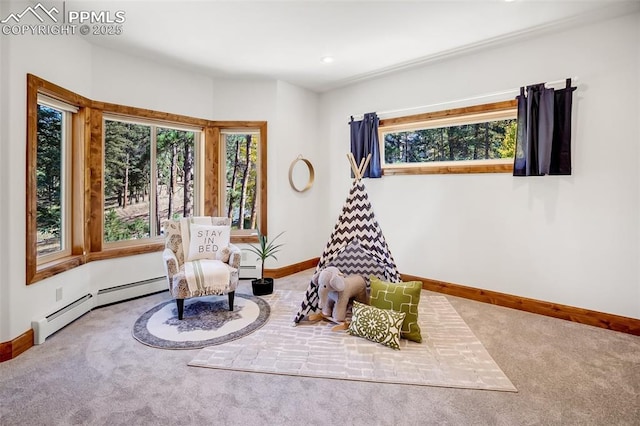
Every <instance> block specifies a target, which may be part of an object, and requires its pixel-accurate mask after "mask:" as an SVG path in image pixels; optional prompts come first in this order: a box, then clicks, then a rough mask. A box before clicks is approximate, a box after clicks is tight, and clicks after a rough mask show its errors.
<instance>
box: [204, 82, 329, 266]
mask: <svg viewBox="0 0 640 426" xmlns="http://www.w3.org/2000/svg"><path fill="white" fill-rule="evenodd" d="M213 98H214V104H215V105H214V113H213V116H214V117H215V119H216V120H266V121H267V122H268V124H267V145H268V149H267V152H268V155H267V169H268V170H267V172H268V187H267V198H268V205H267V208H268V215H269V217H268V223H269V231H268V234H269V235H268V236H269V237H275V236H276V235H277V234H279V233H280V232H283V231H284V232H285V233H284V235H283V236H282V237H280V238H279V239H278V242H279V243H284V244H285V245H284V247H283V249H282V252H280V253H279V254H278V255H277V258H278V261H275V260H273V259H269V260H268V261H267V264H266V267H267V268H276V267H279V266H286V265H291V264H294V263H297V262H301V261H304V260H308V259H311V258H314V257H317V256H318V255H319V254H318V253H319V252H322V245H321V243H320V247H319V248H318V244H319V243H318V241H319V240H318V235H317V234H316V233H315V232H311V231H310V228H309V226H310V225H316V224H317V223H318V221H319V220H321V219H320V218H321V217H322V213H323V211H322V209H321V208H320V206H319V203H320V201H321V200H322V199H323V193H322V185H316V186H314V187H313V188H311V189H310V190H309V191H307V192H304V193H301V194H300V193H297V192H295V191H294V190H293V189H292V188H291V187H290V186H289V179H288V171H289V165H290V163H291V161H293V160H294V159H295V158H296V157H297V156H298V155H299V154H302V155H304V156H305V157H306V158H309V159H310V160H311V161H312V163H315V165H317V164H319V163H322V162H324V156H325V150H324V149H322V148H321V146H319V143H318V118H317V109H318V107H317V105H318V95H317V94H315V93H313V92H310V91H309V90H306V89H302V88H300V87H297V86H294V85H292V84H289V83H286V82H282V81H274V80H250V79H244V80H229V79H221V78H216V79H215V80H214V88H213ZM313 229H315V228H312V230H313ZM321 238H322V237H320V239H321ZM240 246H241V247H243V245H240Z"/></svg>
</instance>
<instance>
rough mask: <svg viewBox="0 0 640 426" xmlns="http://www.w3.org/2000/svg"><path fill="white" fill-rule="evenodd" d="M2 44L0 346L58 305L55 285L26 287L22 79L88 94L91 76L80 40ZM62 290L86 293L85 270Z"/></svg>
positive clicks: (8, 40) (25, 39)
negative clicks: (36, 78)
mask: <svg viewBox="0 0 640 426" xmlns="http://www.w3.org/2000/svg"><path fill="white" fill-rule="evenodd" d="M2 39H3V44H2V52H1V54H2V68H3V79H2V98H3V101H2V104H1V105H2V114H0V120H1V122H0V128H2V129H3V130H2V133H1V134H0V136H1V137H2V140H1V141H0V143H1V144H2V157H1V158H0V162H1V164H0V168H1V169H2V173H3V179H2V187H1V190H2V193H1V195H0V196H1V198H2V204H3V205H4V206H3V208H4V209H6V216H5V211H3V220H2V224H3V229H2V230H3V233H2V235H3V237H4V240H5V244H3V245H2V248H0V250H1V251H0V257H1V258H2V259H3V261H4V262H6V263H3V265H2V272H3V276H2V280H0V288H2V291H1V293H0V294H1V295H2V297H3V300H2V303H1V304H0V323H1V324H2V326H1V327H0V342H3V341H7V340H11V339H13V338H15V337H17V336H19V335H20V334H22V333H24V332H25V331H27V330H29V328H30V327H31V320H32V319H34V317H35V315H37V314H40V313H42V312H41V311H42V310H43V309H44V308H45V307H50V308H55V307H56V306H57V305H56V303H55V285H57V282H50V283H45V282H43V283H39V284H34V285H30V286H27V285H25V250H26V248H25V185H26V183H25V164H26V148H25V147H26V114H25V111H26V86H27V84H26V81H27V78H26V75H27V73H31V74H35V75H38V76H40V77H42V78H44V79H46V80H49V81H52V82H55V83H57V84H59V85H61V86H63V87H65V88H68V89H70V90H73V91H75V92H77V93H80V94H87V93H90V89H91V74H90V73H89V72H87V71H88V70H90V69H91V49H90V46H89V45H88V44H87V43H86V42H85V41H84V40H82V39H81V38H79V37H46V36H11V37H8V36H4V35H3V36H2ZM61 58H64V60H61ZM64 285H65V293H66V295H67V296H68V297H72V295H74V294H79V293H86V292H87V289H88V287H89V277H88V274H87V271H86V268H77V269H76V270H74V271H73V272H72V273H71V274H69V278H68V280H65V283H64ZM45 300H46V301H45ZM71 300H73V299H71ZM67 303H68V302H67ZM47 313H50V312H47Z"/></svg>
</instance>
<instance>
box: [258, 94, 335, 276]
mask: <svg viewBox="0 0 640 426" xmlns="http://www.w3.org/2000/svg"><path fill="white" fill-rule="evenodd" d="M319 128H320V126H319V123H318V95H317V94H315V93H312V92H309V91H308V90H304V89H300V88H299V87H296V86H294V85H291V84H288V83H285V82H282V81H279V82H278V96H277V119H276V120H275V133H276V134H275V140H273V139H270V140H269V143H270V144H274V146H277V149H274V150H270V151H269V164H270V167H271V168H270V174H269V210H270V211H271V212H276V213H275V214H271V215H270V216H269V229H270V231H269V233H270V234H272V235H274V236H275V235H277V233H279V232H282V231H285V234H284V235H283V236H282V237H281V239H282V242H285V243H286V245H285V248H286V251H285V252H283V253H282V256H278V260H280V261H281V263H282V264H284V265H289V264H292V263H296V262H298V261H300V260H307V259H311V258H314V257H318V256H320V254H322V250H323V249H324V243H325V242H326V239H327V238H328V237H329V234H326V235H325V234H323V233H322V226H320V225H322V222H323V221H325V216H324V207H323V205H324V200H325V199H326V195H327V193H328V192H327V191H326V190H327V185H326V182H327V180H326V177H327V176H326V174H324V173H322V172H323V170H322V169H321V168H320V167H321V166H322V164H324V163H325V157H326V147H325V145H324V144H323V143H322V141H321V140H319V137H318V131H319ZM299 155H302V156H303V157H304V158H306V159H308V160H309V161H310V162H311V164H312V165H313V166H314V170H315V169H318V170H317V171H318V173H317V174H316V180H315V182H314V185H313V186H312V187H311V188H310V189H308V190H307V191H305V192H296V191H295V190H294V189H293V188H292V187H291V186H290V184H289V167H290V165H291V162H293V161H294V160H296V159H297V158H298V156H299ZM296 168H297V166H296ZM274 202H277V203H278V205H274ZM279 241H280V240H279Z"/></svg>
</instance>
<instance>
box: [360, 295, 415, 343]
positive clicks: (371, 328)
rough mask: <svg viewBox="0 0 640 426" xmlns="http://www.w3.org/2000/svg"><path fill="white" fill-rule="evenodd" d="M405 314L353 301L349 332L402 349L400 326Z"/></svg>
mask: <svg viewBox="0 0 640 426" xmlns="http://www.w3.org/2000/svg"><path fill="white" fill-rule="evenodd" d="M404 317H405V314H404V313H403V312H395V311H390V310H387V309H378V308H375V307H373V306H368V305H365V304H363V303H359V302H356V301H354V302H353V315H352V317H351V324H349V328H348V329H347V332H348V333H349V334H352V335H354V336H359V337H364V338H365V339H368V340H371V341H372V342H376V343H381V344H383V345H385V346H389V347H390V348H393V349H398V350H399V349H400V327H402V321H403V320H404Z"/></svg>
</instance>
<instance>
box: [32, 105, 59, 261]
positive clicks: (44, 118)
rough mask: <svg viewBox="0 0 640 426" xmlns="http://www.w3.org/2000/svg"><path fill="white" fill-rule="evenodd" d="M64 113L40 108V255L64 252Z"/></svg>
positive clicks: (40, 106)
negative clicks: (62, 250)
mask: <svg viewBox="0 0 640 426" xmlns="http://www.w3.org/2000/svg"><path fill="white" fill-rule="evenodd" d="M62 126H63V112H62V111H59V110H57V109H55V108H51V107H48V106H45V105H40V104H39V105H38V151H37V160H36V179H37V201H36V206H37V207H36V210H37V213H36V227H37V246H38V247H37V253H38V255H39V256H40V255H43V254H47V253H53V252H56V251H59V250H61V249H62V235H61V232H62V213H63V212H62V194H61V190H62V188H61V186H62V164H63V163H62V153H63V145H62V144H63V137H62V135H63V129H62Z"/></svg>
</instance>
